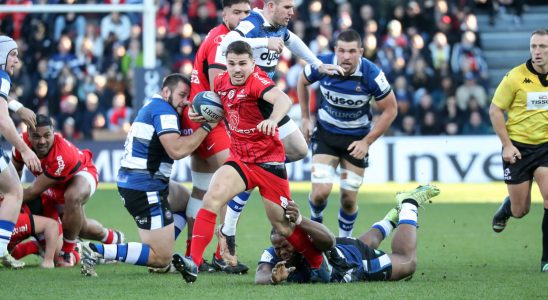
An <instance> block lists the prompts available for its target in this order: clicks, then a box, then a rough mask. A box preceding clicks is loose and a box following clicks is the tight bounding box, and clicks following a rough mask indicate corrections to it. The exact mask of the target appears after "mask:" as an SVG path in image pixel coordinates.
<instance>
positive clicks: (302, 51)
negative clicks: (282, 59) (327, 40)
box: [285, 30, 344, 75]
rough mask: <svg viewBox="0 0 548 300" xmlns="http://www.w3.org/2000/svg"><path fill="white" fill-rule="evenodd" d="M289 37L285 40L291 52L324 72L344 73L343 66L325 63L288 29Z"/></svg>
mask: <svg viewBox="0 0 548 300" xmlns="http://www.w3.org/2000/svg"><path fill="white" fill-rule="evenodd" d="M288 32H289V39H288V40H287V41H286V42H285V45H286V46H287V48H288V49H289V50H291V53H293V54H295V55H297V56H298V57H300V58H302V59H304V60H305V61H306V63H308V64H309V65H310V66H311V67H312V68H314V69H318V71H319V72H320V73H322V74H328V75H335V74H337V73H339V74H341V75H342V74H343V73H344V70H343V69H342V67H341V66H338V65H333V64H324V63H323V62H322V61H321V60H319V59H318V58H317V57H316V55H314V53H312V51H311V50H310V48H308V46H306V44H305V43H304V42H303V40H301V38H300V37H298V36H297V35H295V34H294V33H293V32H291V31H290V30H288Z"/></svg>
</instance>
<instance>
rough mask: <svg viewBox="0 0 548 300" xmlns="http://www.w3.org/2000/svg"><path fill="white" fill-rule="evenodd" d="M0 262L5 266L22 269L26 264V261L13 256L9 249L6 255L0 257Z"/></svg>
mask: <svg viewBox="0 0 548 300" xmlns="http://www.w3.org/2000/svg"><path fill="white" fill-rule="evenodd" d="M0 262H1V263H2V265H3V266H4V267H6V268H10V269H14V270H17V269H22V268H23V267H24V266H25V262H23V261H20V260H17V259H15V258H13V256H11V254H9V252H8V251H6V252H5V253H4V255H2V256H1V257H0Z"/></svg>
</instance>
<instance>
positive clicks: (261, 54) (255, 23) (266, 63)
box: [234, 8, 289, 78]
mask: <svg viewBox="0 0 548 300" xmlns="http://www.w3.org/2000/svg"><path fill="white" fill-rule="evenodd" d="M234 30H235V31H236V32H238V33H239V34H240V35H241V36H243V37H246V38H271V37H279V38H282V39H283V40H284V42H287V40H289V31H288V30H287V27H284V26H282V27H277V26H272V25H271V24H270V23H268V21H267V20H266V19H265V17H264V16H263V14H262V11H261V10H259V9H257V8H255V9H253V10H252V11H251V13H250V14H249V16H247V17H246V18H245V19H243V20H241V21H240V23H239V24H238V26H236V28H235V29H234ZM253 58H255V63H256V64H257V66H259V68H261V70H263V71H265V72H266V73H268V76H269V77H270V78H272V77H273V76H274V73H275V71H276V65H277V64H278V60H279V59H280V54H278V53H276V52H274V51H271V50H268V48H266V47H265V48H255V49H253Z"/></svg>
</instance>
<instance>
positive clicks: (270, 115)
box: [174, 41, 329, 282]
mask: <svg viewBox="0 0 548 300" xmlns="http://www.w3.org/2000/svg"><path fill="white" fill-rule="evenodd" d="M226 59H227V72H225V73H222V74H221V75H219V76H217V77H216V78H215V84H214V91H215V92H216V93H217V94H218V95H219V96H220V97H221V100H222V102H223V107H224V110H225V118H226V120H227V123H228V127H229V128H228V129H229V130H230V134H231V141H232V143H231V145H230V157H229V159H228V160H227V162H225V163H224V165H223V166H222V167H220V168H219V169H218V170H217V171H216V172H215V174H214V176H213V178H212V181H211V184H210V188H209V189H208V191H207V192H206V194H205V196H204V201H203V207H202V208H201V209H200V210H199V211H198V214H197V216H196V222H195V226H194V230H193V232H192V245H191V249H190V255H191V256H190V257H181V256H179V255H178V254H175V255H174V265H175V267H176V268H177V269H178V270H179V271H180V272H181V273H182V274H183V278H184V279H185V281H187V282H192V281H195V280H196V278H197V276H198V270H197V267H196V265H200V264H201V262H202V255H203V252H204V250H205V248H206V247H207V245H208V244H209V242H211V240H212V238H213V234H214V231H215V221H216V218H217V213H218V212H219V210H220V209H221V207H222V206H223V205H225V204H226V203H227V202H228V201H229V200H230V199H232V197H234V196H236V195H237V194H238V193H241V192H243V191H245V190H248V189H251V188H254V187H258V188H259V192H260V193H261V196H262V197H263V204H264V206H265V210H266V213H267V216H268V218H269V220H270V222H271V224H272V226H273V227H274V228H276V229H277V230H279V232H281V234H282V235H283V236H284V237H286V238H287V240H288V242H289V243H291V245H292V246H293V247H295V248H296V249H297V251H298V252H300V253H303V255H304V257H305V258H306V260H307V261H308V262H309V264H310V266H311V268H312V269H313V271H312V274H313V275H312V277H313V278H314V279H313V280H312V281H321V282H327V281H328V280H329V274H328V271H327V270H326V269H325V267H326V266H327V264H326V263H325V260H324V259H323V257H322V255H321V253H320V252H319V251H318V250H316V249H315V248H314V246H313V245H312V243H311V241H310V240H309V239H308V237H307V236H306V234H305V233H304V232H303V231H301V230H300V229H299V228H298V227H295V226H294V225H291V223H290V222H289V220H288V219H287V218H285V214H284V208H285V207H287V204H288V203H289V202H290V201H292V200H291V196H290V192H289V182H288V180H287V173H286V170H285V164H284V161H285V151H284V147H283V145H282V142H281V141H280V139H279V137H278V122H279V121H280V120H281V119H282V118H283V117H284V116H285V115H286V114H287V112H288V110H289V108H290V107H291V104H292V103H291V99H290V98H289V97H288V96H287V95H286V94H285V93H284V92H282V91H281V90H280V89H278V88H277V87H276V86H275V84H274V82H273V81H272V80H271V79H270V78H269V77H268V75H267V74H266V73H264V72H263V71H261V70H260V69H259V68H258V67H256V66H255V63H254V60H253V53H252V50H251V47H250V46H249V44H247V43H245V42H243V41H236V42H234V43H232V44H231V45H229V46H228V48H227V54H226Z"/></svg>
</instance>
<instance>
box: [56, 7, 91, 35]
mask: <svg viewBox="0 0 548 300" xmlns="http://www.w3.org/2000/svg"><path fill="white" fill-rule="evenodd" d="M62 2H64V3H62V4H65V5H70V4H72V3H74V1H71V0H65V1H62ZM85 33H86V18H84V16H82V15H78V14H76V13H75V12H67V13H60V14H59V15H57V17H56V18H55V25H54V27H53V40H54V41H59V39H60V38H61V35H62V34H66V35H68V36H69V37H70V38H71V39H72V40H73V41H74V40H76V39H78V38H80V37H82V36H84V34H85Z"/></svg>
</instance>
